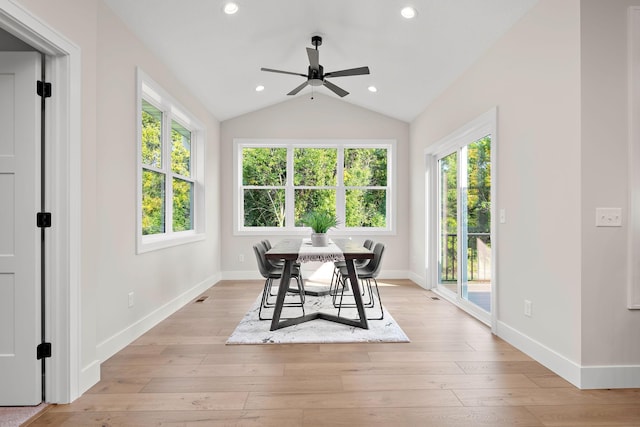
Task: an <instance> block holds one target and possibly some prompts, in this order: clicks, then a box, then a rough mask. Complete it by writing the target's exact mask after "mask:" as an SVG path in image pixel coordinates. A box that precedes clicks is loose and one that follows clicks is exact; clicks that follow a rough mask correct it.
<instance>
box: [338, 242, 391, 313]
mask: <svg viewBox="0 0 640 427" xmlns="http://www.w3.org/2000/svg"><path fill="white" fill-rule="evenodd" d="M384 249H385V246H384V244H383V243H376V245H375V246H374V248H373V258H372V259H371V260H370V261H369V263H367V265H365V266H364V267H362V268H359V269H358V268H356V274H357V275H358V280H359V281H360V284H361V285H362V288H363V291H364V290H365V289H366V291H367V293H368V294H369V301H368V302H366V303H363V305H364V306H365V307H367V308H373V307H374V306H375V297H374V293H373V286H372V284H371V282H372V281H373V284H374V285H375V291H376V294H375V295H376V296H377V297H378V305H379V306H380V317H374V318H369V317H367V319H368V320H382V319H384V309H383V308H382V300H381V299H380V289H378V281H377V277H378V275H379V274H380V268H381V266H382V255H383V254H384ZM340 278H341V286H342V290H341V292H340V299H339V301H337V296H334V306H335V307H337V308H338V316H339V315H340V310H341V309H342V308H344V307H355V304H354V303H344V296H345V295H344V291H345V288H346V287H347V286H346V281H347V280H348V279H349V273H348V271H347V268H346V267H344V268H342V269H340ZM352 288H353V287H352ZM336 292H337V291H336ZM336 301H337V302H336Z"/></svg>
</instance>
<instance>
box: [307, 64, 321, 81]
mask: <svg viewBox="0 0 640 427" xmlns="http://www.w3.org/2000/svg"><path fill="white" fill-rule="evenodd" d="M307 79H308V80H309V84H310V85H311V86H322V85H323V84H324V68H323V67H322V65H318V69H317V70H316V69H314V68H311V66H309V73H308V75H307Z"/></svg>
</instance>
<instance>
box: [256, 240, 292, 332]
mask: <svg viewBox="0 0 640 427" xmlns="http://www.w3.org/2000/svg"><path fill="white" fill-rule="evenodd" d="M253 251H254V253H255V255H256V261H257V263H258V270H259V271H260V274H261V275H262V277H264V279H265V281H264V288H263V290H262V299H261V301H260V308H259V310H258V318H259V319H260V320H271V319H270V318H266V317H265V318H263V317H262V309H263V308H271V307H274V306H275V302H271V301H269V297H270V296H276V294H273V293H271V289H272V286H273V281H274V279H275V280H280V279H281V278H282V272H283V267H274V266H273V265H272V264H270V263H269V262H268V261H269V260H267V258H266V256H265V253H266V251H265V249H264V245H263V244H262V242H261V243H258V244H255V245H253ZM291 278H292V279H296V283H297V285H298V289H297V290H296V289H293V288H289V289H287V291H289V292H294V293H297V294H298V296H299V297H300V302H299V303H297V302H290V303H286V302H285V303H284V304H283V307H301V308H302V315H304V282H303V281H302V277H301V276H300V270H299V268H296V267H295V266H294V267H292V269H291Z"/></svg>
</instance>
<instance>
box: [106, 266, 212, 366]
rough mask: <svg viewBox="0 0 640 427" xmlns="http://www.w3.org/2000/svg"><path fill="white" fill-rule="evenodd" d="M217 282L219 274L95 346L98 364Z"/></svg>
mask: <svg viewBox="0 0 640 427" xmlns="http://www.w3.org/2000/svg"><path fill="white" fill-rule="evenodd" d="M219 281H220V274H216V275H213V276H211V277H209V278H208V279H206V280H203V281H202V282H200V283H198V284H196V285H195V286H193V287H192V288H191V289H189V290H187V291H185V292H183V293H182V294H180V295H178V296H177V297H176V298H174V299H172V300H171V301H169V302H168V303H166V304H164V305H163V306H161V307H159V308H158V309H156V310H154V311H153V312H151V313H150V314H148V315H147V316H145V317H143V318H142V319H140V320H138V321H137V322H135V323H133V324H131V325H129V326H128V327H126V328H125V329H123V330H121V331H120V332H118V333H116V334H115V335H113V336H111V337H109V338H107V339H106V340H104V341H102V342H101V343H99V344H98V345H97V346H96V354H97V355H98V359H99V361H100V363H101V362H102V361H103V360H107V359H108V358H110V357H111V356H113V355H114V354H116V353H117V352H118V351H120V350H122V349H123V348H124V347H126V346H127V345H129V344H131V343H132V342H133V341H134V340H136V339H137V338H139V337H140V336H141V335H142V334H144V333H145V332H147V331H148V330H149V329H151V328H153V327H154V326H156V325H157V324H158V323H160V322H161V321H163V320H164V319H166V318H167V317H169V316H170V315H171V314H173V313H175V312H176V311H177V310H179V309H180V308H182V307H183V306H184V305H185V304H187V303H188V302H189V301H191V300H193V299H194V298H195V297H197V296H198V295H200V294H201V293H202V292H204V291H206V290H207V289H209V288H210V287H211V286H212V284H216V283H217V282H219Z"/></svg>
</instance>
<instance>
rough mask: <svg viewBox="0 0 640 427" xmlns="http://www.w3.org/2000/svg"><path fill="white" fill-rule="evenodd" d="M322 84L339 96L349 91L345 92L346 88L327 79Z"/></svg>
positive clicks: (347, 93) (345, 94)
mask: <svg viewBox="0 0 640 427" xmlns="http://www.w3.org/2000/svg"><path fill="white" fill-rule="evenodd" d="M324 85H325V86H326V87H327V89H329V90H330V91H332V92H333V93H335V94H336V95H338V96H339V97H340V98H342V97H345V96H347V95H349V92H347V91H346V90H344V89H342V88H340V87H338V86H336V85H334V84H333V83H331V82H330V81H328V80H325V81H324Z"/></svg>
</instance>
